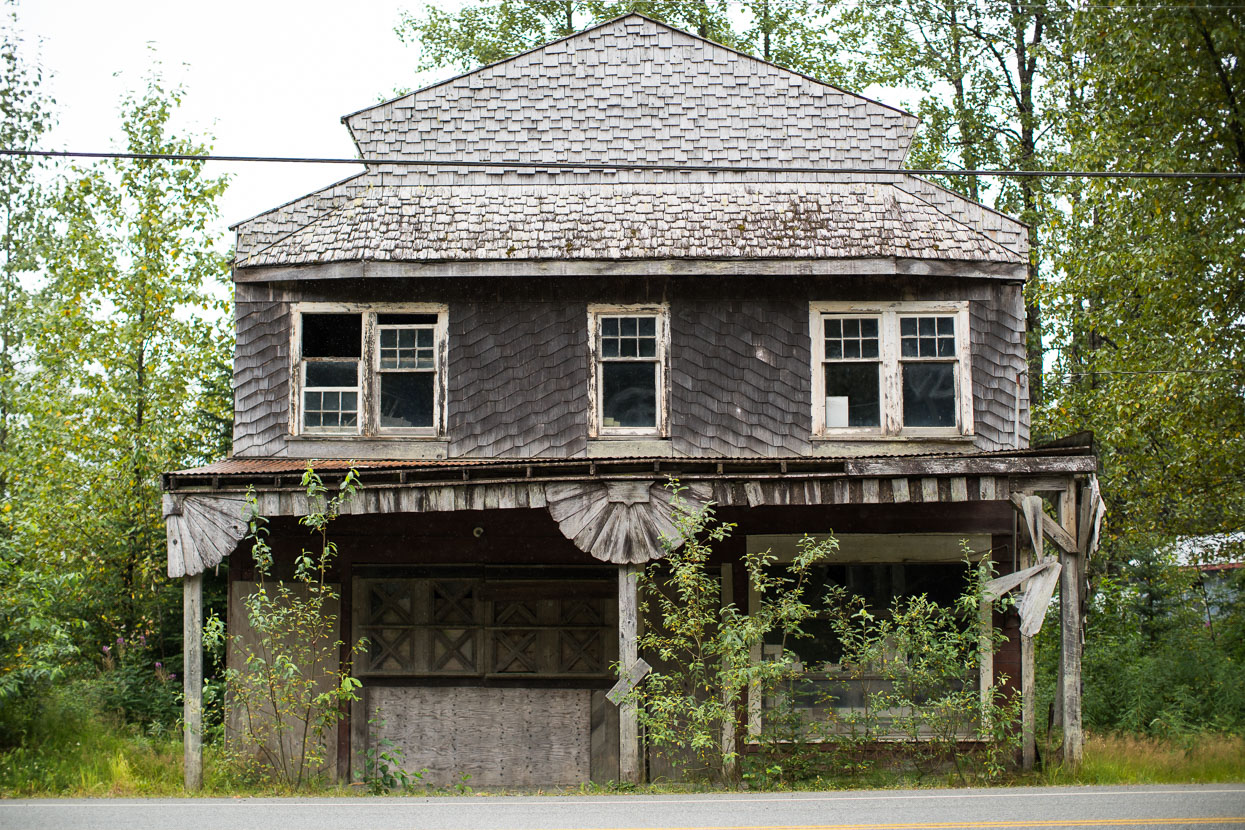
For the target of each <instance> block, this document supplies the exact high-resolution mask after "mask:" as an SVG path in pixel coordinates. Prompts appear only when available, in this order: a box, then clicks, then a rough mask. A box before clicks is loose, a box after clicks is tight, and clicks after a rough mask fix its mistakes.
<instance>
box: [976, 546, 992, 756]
mask: <svg viewBox="0 0 1245 830" xmlns="http://www.w3.org/2000/svg"><path fill="white" fill-rule="evenodd" d="M989 562H990V554H989V553H986V555H985V556H983V557H982V559H981V562H980V563H979V564H978V565H977V567H978V568H983V569H984V568H988V567H989ZM977 615H978V620H977V623H978V628H979V631H978V635H977V638H978V639H977V671H978V688H979V689H980V692H981V732H982V734H983V735H984V734H985V733H987V732H989V731H990V728H991V726H992V724H991V722H990V718H989V716H988V712H989V708H990V704H991V703H992V702H993V701H994V645H995V644H994V603H993V602H991V601H990V600H988V599H983V600H982V601H981V602H980V603H979V604H978V607H977Z"/></svg>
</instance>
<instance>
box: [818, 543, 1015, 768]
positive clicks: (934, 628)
mask: <svg viewBox="0 0 1245 830" xmlns="http://www.w3.org/2000/svg"><path fill="white" fill-rule="evenodd" d="M963 548H964V550H963V552H964V563H965V569H966V584H965V588H964V590H963V591H962V592H961V594H960V595H959V596H958V597H957V598H956V600H955V602H954V604H948V605H940V604H938V603H937V602H934V601H933V600H931V599H930V598H929V597H928V596H926V595H924V594H919V595H916V596H911V597H906V598H899V599H896V601H895V603H894V605H893V606H892V607H891V608H890V609H889V610H887V611H886V612H885V613H881V612H880V611H879V609H871V608H870V607H869V606H868V604H867V603H866V602H865V600H863V599H862V598H861V597H858V596H854V595H852V594H851V593H850V592H848V591H847V590H846V589H845V588H843V587H842V586H837V585H836V586H831V587H830V588H829V590H828V592H827V597H826V608H827V610H828V613H829V614H830V618H831V623H832V627H833V630H834V632H835V635H836V636H837V638H838V640H839V642H840V644H841V646H842V658H841V659H840V661H839V663H838V665H837V666H835V667H833V673H834V674H836V675H837V676H838V677H840V678H842V679H845V680H847V681H849V682H856V683H861V684H863V686H864V690H865V691H864V695H863V702H864V706H863V707H861V708H860V709H859V710H842V709H841V708H839V707H836V703H837V701H836V700H835V699H834V698H833V696H832V695H829V696H827V699H826V700H825V701H824V703H825V704H826V706H825V710H826V711H827V712H829V713H831V714H830V716H829V718H828V720H827V721H826V722H824V723H822V724H820V727H821V731H822V733H823V740H827V741H829V742H830V743H832V744H834V745H835V746H836V748H838V749H839V750H841V751H847V752H848V753H849V754H851V753H852V752H853V751H854V752H855V754H857V755H858V754H859V750H860V749H861V747H862V746H863V744H864V743H865V742H868V743H873V742H876V741H878V740H879V739H886V740H888V741H890V742H893V743H892V748H893V750H894V751H893V755H892V758H891V760H892V761H900V762H906V764H908V765H909V766H910V768H912V769H913V770H914V771H916V772H917V773H918V774H919V775H921V776H924V775H926V774H929V773H930V772H933V771H935V770H941V769H945V768H946V767H947V766H950V767H952V768H953V769H954V771H955V775H956V777H957V778H958V779H959V780H960V782H961V783H966V782H967V780H968V779H969V778H970V777H984V778H987V779H992V778H996V777H998V776H1000V775H1002V774H1003V773H1004V772H1005V771H1006V769H1007V767H1008V765H1009V762H1010V760H1011V758H1012V756H1014V754H1015V752H1016V749H1017V747H1018V746H1019V739H1020V732H1019V729H1018V728H1017V727H1018V724H1019V718H1020V713H1019V707H1020V700H1019V696H1018V695H1014V696H1007V695H1005V694H1004V693H1003V692H1002V691H1001V690H1000V689H999V688H998V684H996V683H993V682H992V683H991V684H990V685H989V686H988V687H987V688H985V689H984V690H983V689H982V688H981V686H980V685H979V683H978V682H977V681H978V673H979V665H980V660H981V656H982V654H984V653H993V652H994V651H995V650H996V649H997V648H998V646H999V645H1000V643H1001V641H1002V640H1003V639H1005V638H1004V635H1003V634H1002V632H1000V631H999V630H998V629H996V628H994V627H993V626H992V625H989V624H988V623H987V624H985V625H983V624H982V623H981V620H982V615H983V613H986V614H988V613H990V612H991V611H992V610H993V608H994V607H995V606H996V605H997V606H998V607H999V608H1002V607H1003V605H1004V604H1005V603H1008V602H1010V600H1006V599H1002V600H996V601H995V603H993V604H992V603H990V602H989V601H988V600H987V599H986V592H985V585H986V582H988V581H989V580H990V579H991V578H992V577H993V575H994V570H993V565H992V563H991V562H990V561H989V559H988V558H987V559H984V560H981V561H973V560H974V557H973V556H972V551H970V550H969V549H968V546H967V543H966V542H965V543H963ZM844 726H847V727H849V728H847V729H844V728H843V727H844Z"/></svg>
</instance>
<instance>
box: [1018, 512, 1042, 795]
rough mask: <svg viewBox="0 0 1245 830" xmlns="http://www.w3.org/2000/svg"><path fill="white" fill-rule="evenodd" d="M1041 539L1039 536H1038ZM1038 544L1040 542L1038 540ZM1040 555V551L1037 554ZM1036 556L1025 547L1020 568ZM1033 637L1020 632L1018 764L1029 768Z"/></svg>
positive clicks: (1033, 735) (1033, 738)
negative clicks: (1019, 740) (1019, 746)
mask: <svg viewBox="0 0 1245 830" xmlns="http://www.w3.org/2000/svg"><path fill="white" fill-rule="evenodd" d="M1038 539H1041V536H1038ZM1038 544H1041V543H1040V542H1038ZM1038 555H1040V553H1039V554H1038ZM1035 558H1036V557H1035V556H1034V553H1033V552H1030V550H1028V549H1025V550H1024V552H1023V553H1021V555H1020V569H1021V570H1024V569H1025V568H1028V567H1031V566H1032V565H1033V560H1034V559H1035ZM1028 584H1029V580H1025V581H1024V583H1022V584H1021V590H1022V591H1023V590H1025V589H1026V588H1027V587H1028ZM1036 674H1037V672H1036V665H1035V661H1034V651H1033V638H1032V637H1030V636H1028V635H1027V634H1025V633H1024V632H1023V631H1021V632H1020V735H1021V750H1020V765H1021V767H1022V768H1023V769H1026V770H1031V769H1033V765H1034V763H1035V761H1036V760H1037V729H1036V726H1037V694H1036V692H1037V690H1036V689H1035V688H1034V680H1035V679H1036Z"/></svg>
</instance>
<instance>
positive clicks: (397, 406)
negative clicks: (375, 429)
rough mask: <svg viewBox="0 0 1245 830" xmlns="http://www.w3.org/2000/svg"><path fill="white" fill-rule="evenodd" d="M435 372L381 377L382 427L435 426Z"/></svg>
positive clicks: (395, 373)
mask: <svg viewBox="0 0 1245 830" xmlns="http://www.w3.org/2000/svg"><path fill="white" fill-rule="evenodd" d="M434 379H435V375H434V374H433V373H432V372H391V373H386V374H383V375H381V376H380V426H381V427H382V428H404V427H405V428H413V427H430V426H432V425H433V382H434Z"/></svg>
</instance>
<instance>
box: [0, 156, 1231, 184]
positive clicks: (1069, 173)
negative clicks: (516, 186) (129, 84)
mask: <svg viewBox="0 0 1245 830" xmlns="http://www.w3.org/2000/svg"><path fill="white" fill-rule="evenodd" d="M0 156H40V157H45V158H85V159H128V160H135V161H198V162H204V161H217V162H229V163H234V162H255V163H260V164H364V165H368V164H374V165H394V166H410V167H488V168H524V169H526V168H535V169H541V170H624V171H627V170H635V171H646V170H660V171H672V172H680V171H687V172H708V173H814V174H826V173H839V174H843V173H847V174H854V175H859V174H863V175H895V174H897V173H907V174H912V175H918V176H1011V177H1017V178H1088V179H1237V180H1239V179H1245V172H1241V173H1237V172H1229V171H1220V170H1212V171H1177V170H1161V171H1145V170H1119V171H1113V170H1010V169H995V170H943V169H933V168H897V167H896V168H885V167H785V166H771V165H759V166H753V165H719V164H650V163H637V164H619V163H616V162H595V161H593V162H580V161H471V160H468V159H455V160H449V161H447V160H440V161H430V160H425V159H405V158H369V159H360V158H329V157H313V156H223V155H213V154H207V153H205V154H194V153H88V152H77V151H71V150H9V149H0Z"/></svg>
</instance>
